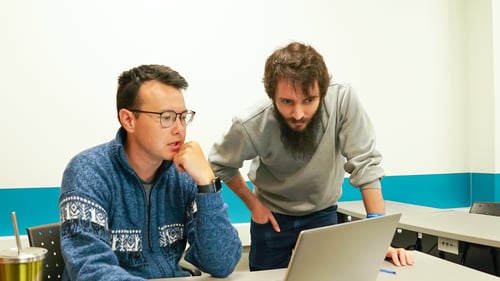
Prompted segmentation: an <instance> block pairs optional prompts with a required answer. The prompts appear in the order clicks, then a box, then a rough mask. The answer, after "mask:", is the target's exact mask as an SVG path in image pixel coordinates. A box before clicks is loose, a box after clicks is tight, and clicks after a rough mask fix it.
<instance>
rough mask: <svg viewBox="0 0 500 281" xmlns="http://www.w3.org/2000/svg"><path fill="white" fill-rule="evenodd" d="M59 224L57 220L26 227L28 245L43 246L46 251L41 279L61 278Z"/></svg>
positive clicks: (62, 263)
mask: <svg viewBox="0 0 500 281" xmlns="http://www.w3.org/2000/svg"><path fill="white" fill-rule="evenodd" d="M60 226H61V224H60V223H58V222H57V223H51V224H44V225H40V226H33V227H28V228H26V231H27V233H28V240H29V243H30V246H31V247H41V248H45V249H47V251H48V252H47V256H46V257H45V260H44V262H43V281H53V280H61V278H62V275H63V272H64V260H63V257H62V255H61V242H60V238H59V232H60Z"/></svg>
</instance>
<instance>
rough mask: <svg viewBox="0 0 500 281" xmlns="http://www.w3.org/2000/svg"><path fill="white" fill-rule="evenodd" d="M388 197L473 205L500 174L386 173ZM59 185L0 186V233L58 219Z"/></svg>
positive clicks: (492, 192)
mask: <svg viewBox="0 0 500 281" xmlns="http://www.w3.org/2000/svg"><path fill="white" fill-rule="evenodd" d="M382 186H383V187H382V188H383V193H384V198H385V199H386V200H393V201H400V202H405V203H412V204H419V205H425V206H431V207H437V208H458V207H466V206H470V202H473V201H500V174H487V173H455V174H429V175H409V176H386V177H384V178H383V179H382ZM222 196H223V197H224V201H225V202H226V203H227V206H228V212H229V216H230V219H231V221H232V222H233V223H245V222H249V221H250V212H249V211H248V209H247V208H246V206H245V205H244V204H243V202H242V201H241V200H240V199H239V198H238V197H237V196H236V195H235V194H234V193H233V192H232V191H231V190H230V189H229V188H228V187H227V186H225V185H224V187H223V189H222ZM58 197H59V187H47V188H4V189H0V236H12V235H14V231H13V229H12V222H11V219H10V213H11V212H12V211H15V212H16V216H17V221H18V224H19V231H20V232H21V234H25V233H26V231H25V228H26V227H28V226H32V225H39V224H45V223H52V222H56V221H58V220H59V211H58ZM360 199H361V194H360V192H359V189H357V188H354V187H352V186H351V185H350V184H349V182H348V179H347V178H346V179H345V180H344V185H343V195H342V198H341V200H340V201H351V200H360Z"/></svg>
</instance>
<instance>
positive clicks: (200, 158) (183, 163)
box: [173, 141, 215, 185]
mask: <svg viewBox="0 0 500 281" xmlns="http://www.w3.org/2000/svg"><path fill="white" fill-rule="evenodd" d="M173 162H174V165H175V167H176V168H177V170H178V171H179V172H186V173H187V174H188V175H190V176H191V177H192V178H193V179H194V181H195V182H196V184H198V185H207V184H210V183H211V182H212V180H213V179H214V178H215V174H214V172H213V171H212V168H210V164H209V163H208V161H207V159H206V158H205V155H204V154H203V151H202V149H201V147H200V144H199V143H197V142H194V141H191V142H186V143H184V144H183V145H182V146H181V148H180V149H179V151H178V152H177V153H176V154H175V156H174V158H173Z"/></svg>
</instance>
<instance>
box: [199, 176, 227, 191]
mask: <svg viewBox="0 0 500 281" xmlns="http://www.w3.org/2000/svg"><path fill="white" fill-rule="evenodd" d="M221 187H222V185H221V183H220V179H219V177H215V179H213V180H212V183H211V184H208V185H198V193H214V192H217V191H219V190H220V189H221Z"/></svg>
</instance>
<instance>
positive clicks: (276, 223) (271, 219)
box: [269, 213, 281, 232]
mask: <svg viewBox="0 0 500 281" xmlns="http://www.w3.org/2000/svg"><path fill="white" fill-rule="evenodd" d="M269 222H270V223H271V225H272V226H273V228H274V231H276V232H280V231H281V229H280V225H279V224H278V221H276V219H275V218H274V216H273V214H272V213H271V214H270V215H269Z"/></svg>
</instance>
